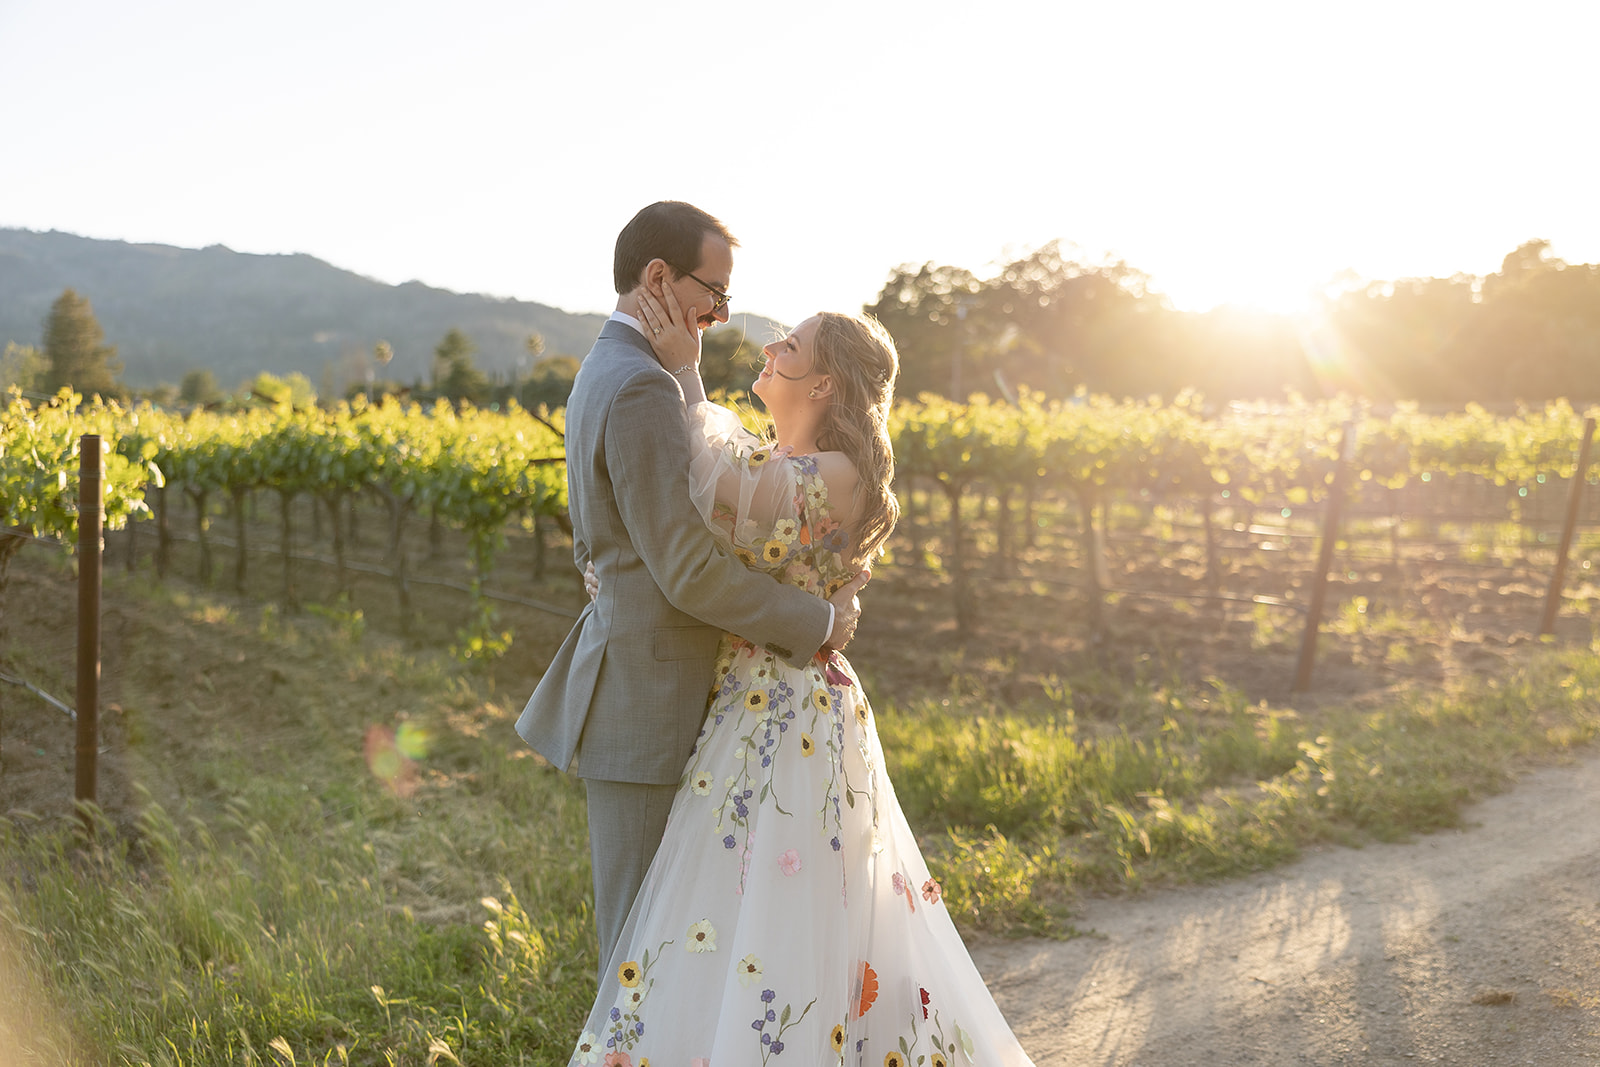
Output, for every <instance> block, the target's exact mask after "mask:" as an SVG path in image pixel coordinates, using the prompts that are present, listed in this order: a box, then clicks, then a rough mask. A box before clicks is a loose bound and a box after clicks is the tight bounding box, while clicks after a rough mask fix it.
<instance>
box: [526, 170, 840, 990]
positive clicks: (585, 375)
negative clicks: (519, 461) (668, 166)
mask: <svg viewBox="0 0 1600 1067" xmlns="http://www.w3.org/2000/svg"><path fill="white" fill-rule="evenodd" d="M737 244H738V242H737V241H735V240H734V238H733V236H732V235H731V234H730V233H728V231H727V229H726V228H725V227H724V226H723V225H722V223H720V222H718V221H717V220H716V219H715V218H713V217H711V216H710V215H708V214H706V213H705V212H704V211H701V210H700V209H699V208H696V207H692V206H691V205H689V204H684V203H679V202H676V201H663V202H660V203H655V204H651V205H650V206H649V207H647V208H645V209H644V210H642V211H640V212H639V213H638V214H637V215H635V216H634V217H633V220H632V221H631V222H629V223H628V224H627V225H626V226H625V227H623V230H622V233H621V234H620V235H619V236H618V237H617V246H616V253H615V258H614V261H613V274H614V281H615V285H616V290H617V294H618V299H617V310H616V311H615V312H613V313H612V315H611V318H610V320H609V321H608V322H607V323H606V324H605V326H603V327H602V328H601V330H600V337H599V338H598V339H597V340H596V341H595V343H594V347H593V348H592V349H590V351H589V354H588V356H586V357H585V358H584V360H583V364H582V368H581V370H580V371H579V372H578V377H577V381H576V383H575V384H574V387H573V390H572V397H571V399H570V400H569V401H568V402H567V429H566V452H567V506H568V510H569V512H570V513H571V516H572V543H573V555H574V556H575V557H576V561H577V564H578V569H579V570H583V569H584V568H585V567H586V566H587V565H588V564H590V563H593V564H594V567H595V571H596V573H597V575H598V577H599V579H600V593H599V596H598V597H597V598H596V599H595V600H594V601H593V602H592V603H591V604H590V605H589V606H588V607H587V608H585V609H584V612H583V614H582V615H581V616H579V618H578V622H577V625H575V626H574V627H573V628H572V632H571V633H569V634H568V635H567V639H566V641H565V642H563V643H562V645H561V649H560V651H558V652H557V653H556V656H555V659H554V660H553V661H552V662H551V664H550V667H549V669H548V670H546V671H545V673H544V677H543V678H542V679H541V680H540V682H539V685H538V687H537V688H536V689H534V691H533V696H532V697H530V698H529V700H528V704H527V707H525V708H524V709H523V712H522V716H521V718H519V719H518V720H517V733H519V734H521V735H522V738H523V740H525V741H527V742H528V744H530V745H532V746H533V748H534V749H535V750H536V751H537V752H538V753H539V754H540V755H542V756H543V757H544V758H545V759H547V760H549V761H550V762H551V763H552V764H554V765H555V766H556V767H557V768H559V769H561V770H563V771H566V770H568V769H569V768H571V769H572V770H573V771H574V773H576V774H577V775H578V776H579V777H580V778H582V779H583V782H584V787H585V789H586V791H587V794H588V800H589V854H590V859H591V861H592V865H593V868H594V903H595V926H596V928H597V930H598V933H599V937H600V976H601V981H602V983H603V982H604V981H605V978H606V976H607V975H608V974H609V973H610V968H609V961H610V958H611V953H612V950H613V949H614V948H615V947H616V944H617V940H618V938H619V937H620V935H621V932H622V924H623V922H624V920H626V919H627V917H628V910H629V909H630V908H631V907H632V906H633V898H634V897H635V896H636V895H637V894H638V891H639V886H640V884H641V883H642V882H643V880H644V874H645V870H646V869H647V868H648V867H649V866H650V860H651V858H652V857H653V856H654V855H655V852H656V848H657V846H659V845H660V843H661V836H662V833H663V832H664V830H665V828H666V821H667V813H668V811H669V810H670V809H671V807H672V799H673V795H674V794H675V793H676V791H677V785H678V781H679V779H680V778H681V777H682V774H683V768H684V764H685V763H686V762H687V761H688V758H689V750H690V749H691V748H692V747H693V745H694V742H695V739H696V737H697V736H698V735H699V732H700V725H701V720H702V719H703V717H704V713H705V708H706V696H707V692H708V691H709V689H710V685H711V675H712V670H713V668H714V666H715V662H714V661H715V659H716V651H717V644H718V642H719V640H720V639H721V636H722V633H723V631H730V632H732V633H736V634H738V635H739V636H741V637H743V638H745V639H747V640H749V641H751V642H753V643H755V644H757V645H764V646H765V647H766V648H767V649H769V650H770V651H772V652H773V653H775V654H776V655H778V656H781V657H782V658H784V659H786V660H789V661H790V662H792V663H795V664H804V663H805V662H806V661H808V660H809V659H811V657H812V656H813V655H814V654H815V653H816V652H817V651H818V650H819V649H821V648H824V647H830V648H842V647H844V646H845V645H846V644H847V643H848V642H849V640H850V638H851V637H852V636H853V635H854V634H855V628H856V620H857V618H858V616H859V614H860V608H859V605H858V604H857V603H856V600H855V594H856V593H857V592H858V591H859V590H860V588H861V586H862V585H863V584H865V580H864V578H858V579H857V580H856V581H855V582H852V583H851V584H850V585H847V586H845V587H844V588H843V589H841V590H840V591H839V592H838V593H836V594H834V596H833V597H832V598H831V600H829V601H824V600H820V599H818V598H817V597H814V596H812V595H810V594H808V593H805V592H802V591H801V590H799V589H796V588H793V587H791V586H786V585H781V584H779V583H778V582H777V581H775V580H773V579H772V578H770V577H768V576H767V575H765V574H760V573H757V572H755V571H751V570H747V569H746V568H745V567H744V565H743V564H741V563H740V562H739V561H738V560H737V559H735V558H734V557H733V556H731V555H729V554H727V553H726V552H724V551H723V550H722V549H721V548H720V547H718V545H717V543H716V541H715V540H713V538H712V536H711V532H710V531H709V530H708V529H707V528H706V525H705V523H704V521H703V520H702V519H701V517H700V514H699V512H698V511H696V510H695V508H694V505H693V504H692V503H691V502H690V500H689V443H688V426H687V422H686V420H685V414H684V403H683V391H682V389H681V388H680V387H679V385H678V383H677V381H676V380H675V379H674V378H673V376H672V375H671V374H670V373H668V371H667V370H666V369H663V368H662V366H661V364H660V363H658V362H657V360H656V358H655V355H654V354H653V353H652V351H651V348H650V343H649V341H648V340H647V339H646V337H645V329H646V327H644V326H643V325H642V324H641V323H640V322H639V320H638V319H637V318H635V317H634V313H635V312H636V311H637V310H638V306H639V305H638V297H639V292H640V290H641V289H643V288H645V287H648V288H649V289H650V291H651V293H652V294H654V295H657V296H659V295H660V294H661V293H662V289H663V287H665V288H669V289H671V290H673V293H674V295H675V296H676V298H677V301H678V306H680V307H683V308H686V309H693V310H694V313H695V314H696V316H697V318H698V320H699V323H700V326H701V328H702V329H704V328H706V327H707V326H711V325H713V324H714V323H717V322H727V321H728V295H727V291H728V283H729V280H730V277H731V276H732V273H733V249H734V247H735V246H736V245H737Z"/></svg>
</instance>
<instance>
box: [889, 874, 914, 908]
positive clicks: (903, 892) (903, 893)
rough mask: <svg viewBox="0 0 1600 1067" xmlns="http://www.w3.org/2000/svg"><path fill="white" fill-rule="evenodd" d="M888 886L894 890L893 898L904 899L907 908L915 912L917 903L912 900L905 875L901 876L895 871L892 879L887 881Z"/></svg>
mask: <svg viewBox="0 0 1600 1067" xmlns="http://www.w3.org/2000/svg"><path fill="white" fill-rule="evenodd" d="M889 886H890V888H892V889H893V890H894V895H895V896H897V897H905V898H906V907H907V908H909V909H910V910H911V911H913V912H914V911H916V910H917V902H916V901H915V900H913V899H912V896H911V887H910V886H909V885H907V884H906V879H905V875H903V874H901V873H900V872H899V871H895V872H894V877H892V878H890V879H889Z"/></svg>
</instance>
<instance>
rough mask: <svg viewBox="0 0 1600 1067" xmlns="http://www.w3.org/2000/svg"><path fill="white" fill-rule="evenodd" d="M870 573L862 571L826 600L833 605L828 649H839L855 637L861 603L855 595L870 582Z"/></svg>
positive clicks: (859, 618)
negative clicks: (831, 629)
mask: <svg viewBox="0 0 1600 1067" xmlns="http://www.w3.org/2000/svg"><path fill="white" fill-rule="evenodd" d="M871 579H872V572H871V571H868V570H863V571H862V572H861V573H860V574H857V575H856V576H855V577H854V578H853V579H851V580H850V584H849V585H846V586H844V587H843V588H842V589H840V590H839V591H838V592H837V593H835V594H833V595H832V596H831V597H829V598H828V603H830V604H832V605H833V631H832V632H831V633H829V634H828V644H827V647H828V648H832V649H841V648H843V647H844V646H845V645H848V644H849V643H850V639H851V638H852V637H854V636H855V635H856V623H858V622H860V621H861V601H859V600H857V599H856V594H857V593H859V592H861V589H862V587H863V586H865V585H866V584H867V582H869V581H871Z"/></svg>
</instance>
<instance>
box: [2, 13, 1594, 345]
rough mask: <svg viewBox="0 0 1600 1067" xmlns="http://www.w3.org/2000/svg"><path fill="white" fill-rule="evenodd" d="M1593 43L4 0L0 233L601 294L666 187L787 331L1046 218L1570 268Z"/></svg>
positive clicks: (1155, 266) (1548, 27)
mask: <svg viewBox="0 0 1600 1067" xmlns="http://www.w3.org/2000/svg"><path fill="white" fill-rule="evenodd" d="M1597 40H1600V4H1595V3H1592V2H1589V0H1581V2H1571V3H1551V2H1539V0H1519V2H1518V3H1516V4H1511V3H1506V2H1503V0H1496V2H1492V3H1491V2H1487V0H1450V2H1435V0H1415V2H1413V0H1383V2H1377V3H1369V2H1365V0H1350V2H1340V3H1328V2H1326V0H1324V2H1309V0H1304V2H1302V0H1270V2H1264V3H1241V2H1229V0H1217V2H1211V3H1195V2H1193V0H1180V2H1171V3H1162V2H1145V3H1107V2H1105V0H1090V2H1084V0H1045V2H1037V3H1034V2H1009V3H1008V2H1006V0H986V2H980V0H967V2H965V3H949V2H945V0H919V2H917V3H910V2H902V3H896V4H888V3H881V2H878V0H842V2H841V0H809V2H807V3H802V4H796V3H789V4H781V5H780V4H775V3H768V2H764V0H720V2H705V3H683V2H677V3H665V2H659V0H658V2H642V0H605V2H553V0H453V2H451V3H439V2H437V0H429V2H426V3H423V2H414V0H382V2H370V0H276V2H274V3H270V4H236V3H218V2H216V0H143V2H140V3H136V4H130V3H127V2H125V0H74V2H72V3H63V2H61V0H0V56H3V57H4V63H3V65H0V72H3V73H0V86H3V93H0V101H3V102H0V152H3V154H4V162H3V163H0V226H21V227H27V228H30V229H36V230H46V229H58V230H66V231H69V232H72V233H79V234H84V235H87V236H92V237H106V238H120V239H124V240H132V241H148V242H158V243H163V244H173V245H181V246H185V247H202V246H205V245H209V244H215V243H221V244H225V245H227V246H229V247H230V248H233V249H235V250H237V251H243V252H307V253H310V254H312V255H315V256H317V257H319V258H322V259H325V260H327V261H329V262H331V263H333V264H335V265H337V266H340V267H344V268H348V269H350V270H355V271H358V272H360V273H362V274H366V275H369V276H371V277H374V278H378V279H380V280H383V281H387V282H401V281H406V280H408V279H412V278H416V279H419V280H421V281H424V282H427V283H428V284H430V285H436V286H440V287H443V288H448V289H455V290H459V291H467V292H485V293H491V294H495V295H500V296H515V297H519V298H523V299H528V300H537V301H540V302H542V303H547V304H554V305H556V306H559V307H563V308H567V309H569V310H573V311H598V310H609V309H610V307H611V306H612V304H613V302H614V300H615V297H614V294H613V293H612V291H611V287H610V276H611V267H610V262H611V249H612V243H613V241H614V240H615V237H616V233H617V231H618V229H620V228H621V226H622V224H623V223H624V222H626V221H627V220H628V218H629V217H630V216H631V215H632V214H633V213H634V212H635V211H636V210H637V209H638V208H639V207H641V206H643V205H644V204H646V203H648V202H650V201H652V200H658V199H682V200H689V201H692V202H694V203H696V204H698V205H700V206H701V207H704V208H706V209H707V210H709V211H711V212H712V213H713V214H716V215H718V216H720V217H721V218H722V219H723V220H724V221H725V222H726V223H728V225H729V227H730V228H731V229H732V230H733V231H734V233H735V234H737V235H738V236H739V237H740V239H741V241H742V244H743V248H742V251H741V252H740V253H739V258H738V262H737V266H736V270H735V273H734V279H733V286H732V287H731V289H732V293H733V295H734V306H735V308H736V309H738V308H744V309H748V310H752V311H758V312H761V313H763V314H766V315H769V316H772V317H774V318H777V319H780V320H784V321H791V322H792V321H795V320H797V319H799V318H803V317H804V316H805V315H807V314H809V313H811V312H812V311H814V310H817V309H819V308H836V309H840V310H854V309H856V308H858V307H859V306H860V305H861V304H863V303H866V302H871V301H872V300H874V299H875V297H876V295H877V293H878V291H879V290H880V288H881V287H882V285H883V282H884V280H885V279H886V277H887V275H888V272H889V270H890V269H891V268H893V267H894V266H895V265H896V264H900V263H920V262H922V261H924V260H935V261H939V262H943V263H951V264H955V265H959V266H965V267H968V268H970V269H973V270H976V271H979V272H982V271H983V270H984V269H985V268H987V267H989V266H990V265H991V264H993V263H994V262H997V261H1000V260H1002V259H1003V258H1004V257H1006V256H1008V255H1012V254H1022V253H1025V252H1026V251H1028V250H1029V249H1031V248H1034V247H1037V246H1038V245H1040V244H1043V243H1044V242H1046V241H1048V240H1051V239H1052V238H1060V239H1062V240H1063V241H1065V242H1069V243H1072V244H1075V245H1077V246H1079V247H1080V248H1082V249H1084V250H1085V252H1086V254H1088V255H1091V256H1098V255H1099V254H1101V253H1103V252H1110V253H1113V254H1115V255H1116V256H1119V257H1121V258H1123V259H1125V260H1127V261H1128V262H1129V263H1130V264H1131V265H1133V266H1135V267H1138V268H1139V269H1141V270H1144V271H1145V272H1147V273H1148V274H1150V275H1151V276H1152V278H1153V283H1152V284H1153V286H1154V287H1155V288H1156V289H1158V290H1160V291H1162V292H1165V293H1167V294H1169V295H1170V296H1171V298H1172V299H1173V301H1174V303H1175V304H1177V305H1178V306H1179V307H1183V308H1194V309H1204V308H1207V307H1210V306H1212V305H1214V304H1217V303H1221V302H1236V303H1254V304H1257V305H1259V306H1264V307H1268V308H1274V309H1281V308H1290V307H1293V306H1295V305H1297V304H1300V303H1302V302H1303V300H1304V297H1305V294H1306V293H1307V292H1308V291H1310V290H1313V289H1315V288H1317V287H1320V286H1322V285H1323V284H1325V283H1327V282H1328V281H1329V280H1330V279H1331V278H1332V277H1333V276H1334V275H1335V274H1337V273H1339V272H1341V271H1345V270H1353V271H1355V272H1356V273H1357V274H1359V275H1360V276H1362V277H1364V278H1369V279H1390V278H1396V277H1406V276H1423V275H1439V274H1444V275H1448V274H1452V273H1455V272H1457V271H1467V272H1471V273H1475V274H1485V273H1489V272H1492V271H1494V270H1496V269H1498V267H1499V265H1500V260H1501V258H1502V257H1503V256H1504V255H1505V254H1506V253H1507V252H1509V251H1511V249H1512V248H1514V247H1515V246H1516V245H1518V244H1520V243H1521V242H1523V241H1525V240H1528V239H1530V238H1535V237H1542V238H1548V239H1549V240H1550V241H1552V242H1553V246H1554V249H1553V250H1554V253H1555V254H1556V255H1558V256H1560V257H1562V258H1564V259H1567V260H1569V261H1572V262H1585V263H1587V262H1597V261H1600V202H1597V201H1596V199H1595V194H1594V188H1595V186H1594V175H1595V172H1596V164H1597V163H1600V141H1597V140H1596V138H1595V135H1594V129H1595V119H1594V110H1593V109H1594V106H1595V104H1596V101H1597V95H1596V87H1595V83H1594V80H1593V70H1594V58H1593V49H1594V45H1595V42H1596V41H1597ZM89 295H90V297H91V299H92V297H93V294H89Z"/></svg>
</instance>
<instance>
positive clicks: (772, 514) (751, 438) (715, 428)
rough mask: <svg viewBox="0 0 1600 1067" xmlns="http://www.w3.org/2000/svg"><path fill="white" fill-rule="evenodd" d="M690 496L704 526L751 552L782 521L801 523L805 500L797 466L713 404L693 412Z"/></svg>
mask: <svg viewBox="0 0 1600 1067" xmlns="http://www.w3.org/2000/svg"><path fill="white" fill-rule="evenodd" d="M688 414H689V452H690V461H689V496H690V499H692V500H693V501H694V506H695V508H696V509H697V510H698V511H699V512H700V515H701V517H702V518H703V519H704V520H705V522H706V525H707V526H709V527H710V528H711V531H712V532H713V533H715V534H716V535H717V537H718V538H719V539H721V540H723V541H724V542H726V543H729V544H731V545H733V546H735V547H743V548H750V547H752V546H754V545H757V544H759V543H760V542H761V541H762V540H764V539H765V538H767V537H768V536H769V535H770V534H771V532H772V530H773V529H774V527H776V526H777V525H778V523H779V522H782V521H784V520H790V521H794V522H798V521H799V520H800V514H801V510H802V506H803V503H804V500H803V498H802V495H801V492H800V489H799V481H798V478H797V472H796V470H795V462H794V460H793V459H791V458H789V457H775V456H774V455H773V454H772V452H773V446H772V444H771V443H770V442H767V441H763V440H762V439H761V438H759V437H757V436H756V435H755V434H753V433H751V432H750V431H749V430H746V429H745V428H744V425H743V423H741V422H740V421H739V416H738V415H737V414H735V413H734V412H732V411H730V410H728V409H727V408H725V407H723V406H721V405H720V404H712V403H709V402H705V403H699V404H695V405H693V406H692V407H690V408H689V412H688Z"/></svg>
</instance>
